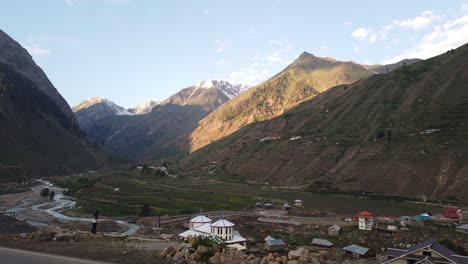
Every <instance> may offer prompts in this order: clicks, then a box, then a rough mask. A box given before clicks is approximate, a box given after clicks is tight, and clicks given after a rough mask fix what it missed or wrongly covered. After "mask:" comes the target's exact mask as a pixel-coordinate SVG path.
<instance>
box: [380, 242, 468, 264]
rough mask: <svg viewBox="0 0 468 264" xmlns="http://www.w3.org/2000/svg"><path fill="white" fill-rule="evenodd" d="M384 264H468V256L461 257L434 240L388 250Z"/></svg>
mask: <svg viewBox="0 0 468 264" xmlns="http://www.w3.org/2000/svg"><path fill="white" fill-rule="evenodd" d="M385 254H386V256H387V260H386V261H385V262H383V264H387V263H388V264H390V263H391V264H400V263H405V264H406V263H415V264H416V263H418V264H443V263H444V264H445V263H450V264H468V256H460V255H458V254H457V253H455V252H452V251H451V250H449V249H447V248H446V247H444V246H442V245H440V244H438V243H437V242H435V241H434V240H427V241H425V242H423V243H421V244H418V245H415V246H412V247H410V248H407V249H396V248H388V249H387V250H386V251H385Z"/></svg>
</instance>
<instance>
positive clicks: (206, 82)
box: [195, 79, 215, 89]
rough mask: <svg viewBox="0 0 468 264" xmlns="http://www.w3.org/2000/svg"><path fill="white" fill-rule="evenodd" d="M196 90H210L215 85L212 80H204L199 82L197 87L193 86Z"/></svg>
mask: <svg viewBox="0 0 468 264" xmlns="http://www.w3.org/2000/svg"><path fill="white" fill-rule="evenodd" d="M195 86H196V87H197V88H203V89H210V88H211V87H213V86H215V83H214V82H213V80H210V79H208V80H204V81H201V82H199V83H198V84H197V85H195Z"/></svg>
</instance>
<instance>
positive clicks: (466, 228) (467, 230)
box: [455, 224, 468, 234]
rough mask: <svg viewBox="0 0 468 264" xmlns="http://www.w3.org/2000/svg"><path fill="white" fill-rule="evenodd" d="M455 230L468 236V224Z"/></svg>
mask: <svg viewBox="0 0 468 264" xmlns="http://www.w3.org/2000/svg"><path fill="white" fill-rule="evenodd" d="M455 230H456V231H457V232H459V233H465V234H468V224H464V225H460V226H457V227H455Z"/></svg>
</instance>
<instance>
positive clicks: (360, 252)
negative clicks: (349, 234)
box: [343, 245, 374, 258]
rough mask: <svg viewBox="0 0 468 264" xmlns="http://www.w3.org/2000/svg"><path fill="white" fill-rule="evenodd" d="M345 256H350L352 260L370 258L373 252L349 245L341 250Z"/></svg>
mask: <svg viewBox="0 0 468 264" xmlns="http://www.w3.org/2000/svg"><path fill="white" fill-rule="evenodd" d="M343 251H344V253H345V254H347V255H350V256H352V257H354V258H367V257H372V256H373V255H374V254H373V252H372V251H371V250H370V249H369V248H366V247H361V246H358V245H349V246H347V247H344V248H343Z"/></svg>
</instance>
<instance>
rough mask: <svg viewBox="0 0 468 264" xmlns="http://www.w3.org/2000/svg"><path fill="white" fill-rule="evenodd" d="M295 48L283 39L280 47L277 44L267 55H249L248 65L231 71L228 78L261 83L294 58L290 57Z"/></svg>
mask: <svg viewBox="0 0 468 264" xmlns="http://www.w3.org/2000/svg"><path fill="white" fill-rule="evenodd" d="M278 45H279V44H278ZM293 50H294V48H293V46H292V45H290V44H287V41H283V44H281V45H280V47H276V45H275V49H273V50H272V51H271V52H269V53H267V54H266V55H259V54H255V55H254V56H251V57H249V59H250V60H251V63H250V64H249V65H248V66H246V67H241V69H240V70H237V71H233V72H231V73H230V74H229V77H228V80H229V81H230V82H232V83H243V84H249V85H256V84H259V83H260V82H263V81H265V80H266V79H267V78H269V77H271V72H276V71H278V69H277V67H278V66H281V67H284V66H286V65H287V64H289V63H291V62H292V60H291V59H289V58H290V57H291V53H292V51H293Z"/></svg>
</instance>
